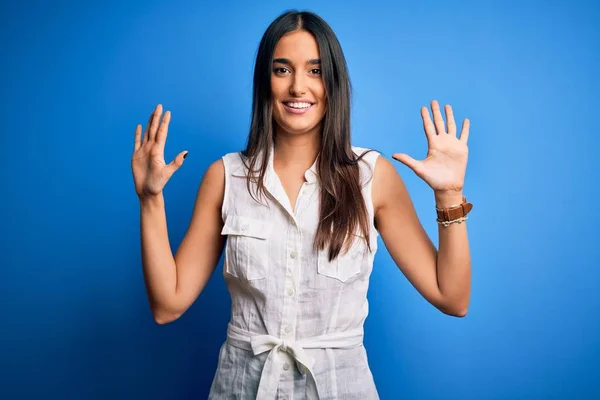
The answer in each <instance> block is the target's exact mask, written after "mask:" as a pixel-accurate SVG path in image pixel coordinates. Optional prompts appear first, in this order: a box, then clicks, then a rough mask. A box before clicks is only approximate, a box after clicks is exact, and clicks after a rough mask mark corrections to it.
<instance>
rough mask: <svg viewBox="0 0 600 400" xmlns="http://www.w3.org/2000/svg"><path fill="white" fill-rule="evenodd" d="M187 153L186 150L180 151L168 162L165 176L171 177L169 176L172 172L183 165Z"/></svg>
mask: <svg viewBox="0 0 600 400" xmlns="http://www.w3.org/2000/svg"><path fill="white" fill-rule="evenodd" d="M187 155H188V152H187V151H182V152H181V153H179V154H177V155H176V156H175V158H174V159H173V161H171V162H170V163H169V165H167V176H168V177H169V178H171V176H173V174H174V173H175V172H176V171H177V170H178V169H179V168H180V167H181V166H182V165H183V159H184V158H186V157H187Z"/></svg>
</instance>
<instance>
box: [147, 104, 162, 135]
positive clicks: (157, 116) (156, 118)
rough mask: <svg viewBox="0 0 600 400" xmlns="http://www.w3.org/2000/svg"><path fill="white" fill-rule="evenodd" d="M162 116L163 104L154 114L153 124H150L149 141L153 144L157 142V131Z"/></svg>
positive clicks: (157, 107) (158, 106)
mask: <svg viewBox="0 0 600 400" xmlns="http://www.w3.org/2000/svg"><path fill="white" fill-rule="evenodd" d="M161 115H162V104H159V105H157V106H156V108H155V109H154V113H152V123H151V124H150V132H149V133H150V137H149V138H148V140H150V141H151V142H154V141H156V131H157V130H158V124H159V122H160V116H161Z"/></svg>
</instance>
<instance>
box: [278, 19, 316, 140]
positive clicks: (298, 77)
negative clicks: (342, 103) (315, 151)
mask: <svg viewBox="0 0 600 400" xmlns="http://www.w3.org/2000/svg"><path fill="white" fill-rule="evenodd" d="M320 59H321V57H320V54H319V46H318V44H317V41H316V40H315V38H314V37H313V36H312V34H310V33H309V32H307V31H304V30H298V31H294V32H290V33H288V34H286V35H284V36H283V37H282V38H281V39H280V40H279V42H278V43H277V46H276V47H275V53H274V55H273V69H272V72H271V100H272V102H273V119H274V120H275V122H276V129H277V131H278V132H281V131H284V132H285V133H287V134H293V135H295V134H306V133H315V134H316V133H319V132H320V129H321V122H322V120H323V116H324V115H325V111H326V108H327V102H326V96H325V86H324V85H323V80H322V78H321V60H320Z"/></svg>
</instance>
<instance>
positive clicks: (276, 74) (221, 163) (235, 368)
mask: <svg viewBox="0 0 600 400" xmlns="http://www.w3.org/2000/svg"><path fill="white" fill-rule="evenodd" d="M252 103H253V104H252V107H253V115H252V122H251V127H250V133H249V137H248V142H247V146H246V148H245V150H244V151H242V152H239V153H230V154H226V155H225V156H223V157H222V158H221V159H219V160H218V161H216V162H214V163H213V164H212V165H210V167H209V168H208V169H207V171H206V174H205V176H204V178H203V179H202V182H201V184H200V187H199V190H198V193H197V198H196V202H195V206H194V210H193V215H192V219H191V222H190V225H189V228H188V230H187V232H186V234H185V237H184V239H183V241H182V243H181V245H180V246H179V248H178V250H177V253H176V254H175V256H173V253H172V250H171V248H170V244H169V240H168V235H167V221H166V216H165V204H164V198H163V188H164V186H165V184H166V183H167V181H168V180H169V178H170V177H171V176H172V175H173V173H174V172H175V171H177V169H179V168H180V167H181V166H182V164H183V162H184V158H185V157H186V156H187V152H186V151H183V152H181V153H180V154H179V155H177V157H176V158H175V159H174V160H173V161H172V162H171V163H169V164H166V163H165V161H164V146H165V141H166V138H167V131H168V127H169V121H170V118H171V113H170V112H169V111H166V112H165V113H164V114H163V109H162V106H161V105H158V106H157V107H156V109H155V110H154V112H153V113H152V115H151V116H150V120H149V121H148V127H147V128H146V130H145V132H144V135H143V137H142V126H141V125H138V126H137V127H136V131H135V146H134V154H133V157H132V169H133V176H134V182H135V189H136V193H137V194H138V196H139V199H140V207H141V241H142V262H143V270H144V276H145V282H146V287H147V292H148V298H149V301H150V306H151V309H152V312H153V315H154V318H155V320H156V322H157V323H159V324H166V323H169V322H171V321H174V320H176V319H177V318H179V317H180V316H181V315H182V314H183V313H184V312H185V311H186V310H187V309H188V308H189V307H190V305H191V304H192V303H193V302H194V301H195V299H196V298H197V297H198V295H199V294H200V292H201V291H202V289H203V288H204V287H205V285H206V283H207V281H208V280H209V278H210V277H211V275H212V273H213V271H214V270H215V268H216V265H217V263H218V260H219V258H220V255H221V254H222V251H223V250H225V261H224V267H223V276H224V278H225V280H226V282H227V287H228V290H229V292H230V294H231V319H230V322H229V325H228V332H227V338H226V340H225V342H224V343H223V345H222V347H221V350H220V354H219V360H218V367H217V371H216V373H215V376H214V379H213V382H212V386H211V389H210V395H209V398H210V399H233V398H235V399H260V400H266V399H289V400H291V399H363V400H364V399H377V398H378V394H377V389H376V387H375V384H374V381H373V377H372V374H371V371H370V368H369V365H368V360H367V354H366V351H365V348H364V347H363V325H364V321H365V318H366V317H367V315H368V309H369V307H368V302H367V298H366V294H367V289H368V285H369V277H370V274H371V270H372V266H373V257H374V255H375V252H376V250H377V237H378V236H379V235H381V237H382V240H383V243H384V244H385V246H386V249H387V250H388V251H389V253H390V255H391V256H392V258H393V260H394V261H395V263H396V264H397V265H398V267H399V269H400V270H401V271H402V273H403V274H404V275H405V276H406V278H407V279H408V280H409V281H410V282H411V283H412V285H414V287H415V288H416V289H417V290H418V291H419V292H420V293H421V294H422V295H423V296H424V297H425V298H426V299H427V300H428V301H429V302H430V303H431V304H432V305H433V306H435V307H436V308H438V309H439V310H440V311H441V312H443V313H445V314H448V315H452V316H459V317H462V316H464V315H466V313H467V308H468V304H469V295H470V281H471V266H470V255H469V245H468V240H467V228H466V223H465V220H466V213H468V212H469V211H470V209H471V207H472V206H471V204H470V203H467V202H466V199H465V198H464V197H463V192H462V190H463V182H464V176H465V170H466V166H467V154H468V150H467V139H468V134H469V121H468V120H465V121H464V123H463V125H462V131H461V133H460V135H459V136H457V129H456V125H455V122H454V117H453V115H452V109H451V107H450V106H446V107H445V114H446V123H447V124H446V125H444V120H443V117H442V114H441V111H440V108H439V105H438V103H437V102H436V101H433V102H432V103H431V109H432V111H433V122H432V121H431V119H430V115H429V109H428V108H427V107H423V108H422V109H421V117H422V119H423V125H424V130H425V134H426V136H427V139H428V146H429V151H428V154H427V157H426V159H425V160H422V161H416V160H414V159H412V158H411V157H409V156H407V155H406V154H394V155H393V156H392V157H393V158H394V159H396V160H398V161H400V162H402V163H404V164H405V165H407V166H408V167H410V168H411V169H412V170H413V171H414V172H415V173H416V174H417V175H418V176H419V177H421V178H422V179H424V180H425V182H427V184H428V185H429V186H430V187H431V188H432V189H433V191H434V196H435V202H436V206H437V208H438V209H439V210H438V211H437V215H438V222H439V250H437V249H436V248H435V246H434V245H433V244H432V242H431V240H430V238H429V237H428V236H427V234H426V232H425V231H424V229H423V227H422V225H421V223H420V221H419V219H418V217H417V215H416V212H415V209H414V207H413V204H412V202H411V199H410V197H409V194H408V193H407V190H406V187H405V185H404V184H403V182H402V180H401V178H400V176H399V175H398V173H397V171H396V169H395V167H394V165H393V164H392V163H391V162H390V161H388V160H387V159H385V158H383V157H382V156H380V154H379V153H377V152H376V151H373V150H369V149H364V148H359V147H355V146H352V144H351V139H350V138H351V136H350V82H349V78H348V71H347V67H346V61H345V59H344V55H343V52H342V49H341V47H340V44H339V42H338V40H337V38H336V36H335V34H334V33H333V31H332V30H331V28H330V27H329V25H328V24H327V23H326V22H325V21H323V20H322V19H321V18H320V17H318V16H317V15H315V14H313V13H309V12H286V13H284V14H282V15H281V16H279V17H278V18H277V19H276V20H275V21H273V22H272V24H271V25H270V26H269V27H268V29H267V30H266V32H265V34H264V36H263V38H262V40H261V42H260V45H259V50H258V54H257V59H256V64H255V71H254V91H253V102H252ZM161 117H162V118H161Z"/></svg>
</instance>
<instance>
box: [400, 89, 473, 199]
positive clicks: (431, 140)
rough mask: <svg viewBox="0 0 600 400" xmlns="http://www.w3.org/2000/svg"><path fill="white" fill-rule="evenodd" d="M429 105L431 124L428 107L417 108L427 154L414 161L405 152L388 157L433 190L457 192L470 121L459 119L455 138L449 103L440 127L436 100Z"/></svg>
mask: <svg viewBox="0 0 600 400" xmlns="http://www.w3.org/2000/svg"><path fill="white" fill-rule="evenodd" d="M431 109H432V111H433V120H434V123H435V125H434V123H432V122H431V118H430V116H429V109H428V108H427V107H422V108H421V117H422V118H423V127H424V129H425V135H426V136H427V143H428V147H429V148H428V151H427V157H426V158H425V159H424V160H420V161H417V160H415V159H414V158H412V157H410V156H409V155H407V154H403V153H396V154H393V155H392V158H394V159H395V160H398V161H400V162H401V163H403V164H405V165H406V166H407V167H409V168H410V169H412V170H413V171H414V172H415V173H416V174H417V175H418V176H419V177H420V178H421V179H423V180H424V181H425V182H426V183H427V184H428V185H429V186H430V187H431V188H432V189H433V190H434V191H436V192H461V191H462V189H463V186H464V180H465V172H466V169H467V159H468V155H469V149H468V147H467V140H468V138H469V126H470V121H469V120H468V119H465V120H464V121H463V124H462V130H461V133H460V138H457V137H456V124H455V122H454V115H453V113H452V107H450V105H446V119H447V126H446V127H444V119H443V118H442V113H441V112H440V106H439V104H438V102H437V101H436V100H433V101H432V102H431Z"/></svg>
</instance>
